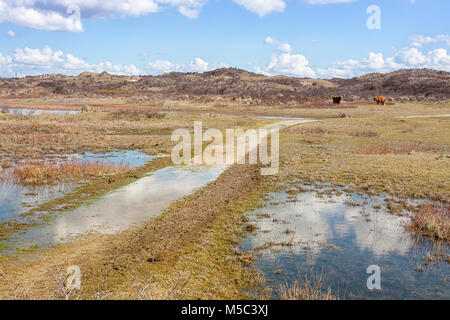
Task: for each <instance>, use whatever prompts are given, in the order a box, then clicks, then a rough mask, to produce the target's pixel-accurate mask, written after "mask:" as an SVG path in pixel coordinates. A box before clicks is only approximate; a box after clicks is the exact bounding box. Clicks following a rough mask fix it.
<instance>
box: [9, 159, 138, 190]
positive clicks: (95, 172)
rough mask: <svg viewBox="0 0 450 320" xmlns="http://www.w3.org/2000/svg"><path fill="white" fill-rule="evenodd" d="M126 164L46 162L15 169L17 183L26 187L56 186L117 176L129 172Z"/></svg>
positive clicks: (32, 163) (36, 162)
mask: <svg viewBox="0 0 450 320" xmlns="http://www.w3.org/2000/svg"><path fill="white" fill-rule="evenodd" d="M129 169H130V168H129V167H128V166H127V165H125V164H111V163H103V162H98V161H97V162H88V161H65V162H61V163H57V164H49V163H46V162H44V161H33V162H28V163H26V164H24V165H22V166H20V167H18V168H15V169H14V176H15V178H16V179H17V181H18V182H19V183H20V184H22V185H25V186H37V185H46V184H55V183H60V182H67V181H74V180H86V179H91V178H94V177H105V176H109V175H115V174H119V173H122V172H125V171H127V170H129Z"/></svg>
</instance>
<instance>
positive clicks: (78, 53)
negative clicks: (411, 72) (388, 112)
mask: <svg viewBox="0 0 450 320" xmlns="http://www.w3.org/2000/svg"><path fill="white" fill-rule="evenodd" d="M373 5H375V6H376V8H379V13H380V16H379V17H380V19H376V18H377V17H378V16H376V17H375V20H371V21H372V22H378V21H379V22H380V25H379V28H375V29H369V28H368V26H367V20H368V19H369V18H370V17H372V16H373V14H374V13H376V12H374V11H371V12H370V13H367V9H368V7H369V6H373ZM68 8H69V10H68ZM78 12H79V16H78ZM449 12H450V1H448V0H109V1H101V0H89V1H88V0H27V1H23V0H0V76H13V75H14V74H15V73H16V72H17V73H18V74H19V76H25V75H34V74H44V73H64V74H70V75H74V74H78V73H80V72H82V71H96V72H101V71H107V72H110V73H114V74H128V75H138V74H159V73H163V72H169V71H197V72H203V71H206V70H211V69H214V68H217V67H225V66H232V67H238V68H242V69H246V70H249V71H253V72H259V73H263V74H267V75H277V74H285V75H290V76H298V77H323V78H329V77H335V76H339V77H352V76H358V75H361V74H364V73H367V72H389V71H392V70H396V69H400V68H422V67H429V68H434V69H440V70H446V71H450V55H449V52H448V51H449V46H450V36H449V34H450V17H449Z"/></svg>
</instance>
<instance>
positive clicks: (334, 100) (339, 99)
mask: <svg viewBox="0 0 450 320" xmlns="http://www.w3.org/2000/svg"><path fill="white" fill-rule="evenodd" d="M331 99H333V103H334V104H340V103H341V100H342V99H344V97H343V96H333V97H331Z"/></svg>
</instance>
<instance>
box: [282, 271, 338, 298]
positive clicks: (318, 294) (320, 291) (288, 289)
mask: <svg viewBox="0 0 450 320" xmlns="http://www.w3.org/2000/svg"><path fill="white" fill-rule="evenodd" d="M278 294H279V295H280V299H281V300H337V297H336V296H335V295H333V293H332V291H331V288H330V287H328V288H324V278H323V276H317V277H313V279H310V278H306V279H305V280H304V281H302V282H301V283H300V282H298V281H296V282H294V283H293V284H292V285H288V284H285V285H281V286H280V287H279V288H278Z"/></svg>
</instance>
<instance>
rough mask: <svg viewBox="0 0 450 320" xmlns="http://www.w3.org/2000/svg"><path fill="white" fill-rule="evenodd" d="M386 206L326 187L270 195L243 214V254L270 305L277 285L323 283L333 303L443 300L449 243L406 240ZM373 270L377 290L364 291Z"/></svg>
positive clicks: (399, 220)
mask: <svg viewBox="0 0 450 320" xmlns="http://www.w3.org/2000/svg"><path fill="white" fill-rule="evenodd" d="M302 188H303V187H302ZM384 200H385V198H384V197H381V196H377V197H374V196H371V197H369V196H360V195H356V194H351V195H347V194H346V193H343V192H341V191H339V190H338V191H337V192H336V191H332V189H329V190H327V188H325V189H313V188H309V189H306V190H303V192H301V193H299V194H292V193H291V194H288V193H286V192H279V193H271V194H269V196H268V204H267V206H266V207H265V208H260V209H257V210H255V211H253V212H251V213H250V214H249V215H248V216H249V218H250V223H251V224H253V225H254V226H256V231H255V232H253V233H251V234H249V235H248V237H247V239H246V241H245V242H244V243H243V244H242V248H241V250H243V251H249V250H253V252H254V255H255V265H256V267H257V268H259V269H260V270H261V271H262V272H263V274H264V276H265V279H266V282H267V285H268V286H269V287H270V288H271V290H272V295H273V296H274V297H275V298H277V297H278V289H279V287H280V285H285V284H288V285H292V284H293V283H294V282H296V281H298V282H300V283H302V281H304V280H305V279H312V280H314V278H320V277H322V278H323V279H324V287H326V288H328V287H330V288H331V289H332V292H333V293H334V294H335V295H336V296H338V298H346V299H351V298H356V299H449V298H450V286H449V281H450V265H449V263H448V258H449V253H450V251H449V246H448V244H444V243H433V242H430V241H427V240H426V239H423V238H415V237H413V236H412V235H411V234H409V233H407V232H406V231H405V229H404V225H405V223H407V221H408V219H409V218H408V217H406V216H397V215H392V214H390V213H388V212H387V211H386V210H385V203H384ZM446 259H447V261H445V260H446ZM371 265H377V266H379V267H380V269H381V290H369V289H368V288H367V285H366V283H367V278H368V277H369V276H370V274H367V273H366V271H367V268H368V267H369V266H371Z"/></svg>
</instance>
